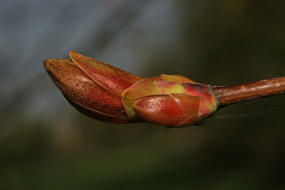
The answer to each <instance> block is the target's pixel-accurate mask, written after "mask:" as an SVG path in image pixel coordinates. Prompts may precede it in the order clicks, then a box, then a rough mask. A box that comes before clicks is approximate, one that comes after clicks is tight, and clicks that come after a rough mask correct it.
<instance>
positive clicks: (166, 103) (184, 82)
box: [122, 75, 217, 126]
mask: <svg viewBox="0 0 285 190" xmlns="http://www.w3.org/2000/svg"><path fill="white" fill-rule="evenodd" d="M122 99H123V104H124V107H125V111H126V113H127V115H128V116H129V117H130V118H135V117H140V118H142V119H144V120H147V121H150V122H152V123H156V124H160V125H165V126H185V125H189V124H194V123H196V122H198V121H200V120H201V119H204V118H206V117H207V116H209V115H210V114H211V113H213V112H214V111H216V109H217V103H216V99H215V96H214V95H213V93H212V91H211V89H210V88H208V87H207V86H206V85H202V84H198V83H195V82H194V81H192V80H190V79H188V78H186V77H183V76H177V75H161V76H160V77H153V78H149V79H145V80H141V81H139V82H137V83H134V84H133V85H132V86H130V87H129V88H127V89H126V90H125V91H124V92H123V93H122Z"/></svg>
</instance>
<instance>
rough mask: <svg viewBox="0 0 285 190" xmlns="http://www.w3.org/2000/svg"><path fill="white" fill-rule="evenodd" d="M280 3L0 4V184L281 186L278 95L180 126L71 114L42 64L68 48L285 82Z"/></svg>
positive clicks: (284, 122)
mask: <svg viewBox="0 0 285 190" xmlns="http://www.w3.org/2000/svg"><path fill="white" fill-rule="evenodd" d="M284 6H285V2H284V1H257V0H216V1H211V0H204V1H198V0H190V1H182V0H152V1H150V0H144V1H142V0H141V1H138V0H104V1H103V0H101V1H100V0H94V1H92V0H82V1H76V0H70V1H67V0H65V1H55V0H52V1H38V0H26V1H20V0H10V1H2V2H1V6H0V113H1V115H0V120H1V127H0V167H1V168H0V189H1V190H2V189H3V190H18V189H19V190H21V189H29V190H31V189H37V190H50V189H52V190H62V189H84V190H88V189H100V190H101V189H102V190H107V189H137V190H139V189H163V190H168V189H177V190H180V189H181V190H182V189H211V190H213V189H219V190H220V189H229V190H231V189H243V190H246V189H250V190H255V189H285V181H284V177H285V175H284V170H285V149H284V145H285V133H284V132H285V128H284V126H285V117H284V114H285V101H284V100H285V96H275V97H269V98H265V99H260V100H255V101H251V102H246V103H241V104H236V105H232V106H229V107H226V108H223V109H222V110H220V111H219V112H218V113H217V114H215V115H214V116H213V117H211V118H210V119H209V120H208V121H207V122H206V123H204V124H202V125H199V126H190V127H187V128H179V129H165V128H163V127H160V126H156V125H152V124H145V123H138V124H129V125H116V124H107V123H103V122H99V121H96V120H92V119H90V118H88V117H86V116H84V115H82V114H81V113H79V112H77V111H76V110H75V109H73V107H71V106H70V105H69V104H68V103H67V101H66V100H65V99H64V98H63V96H62V95H61V93H60V92H59V90H58V89H57V88H56V87H55V85H54V84H53V83H52V81H51V80H50V78H49V76H48V75H47V74H46V73H45V71H44V68H43V65H42V60H43V59H46V58H64V57H66V56H67V55H68V51H69V50H70V49H74V50H77V51H79V52H81V53H84V54H85V55H88V56H90V57H96V58H97V59H100V60H103V61H106V62H108V63H110V64H111V65H114V66H116V67H119V68H122V69H124V70H127V71H130V72H133V73H135V74H137V75H141V76H153V75H159V74H160V73H166V74H183V75H186V76H188V77H190V78H191V79H193V80H196V81H199V82H205V83H209V84H216V85H225V84H234V83H242V82H248V81H255V80H260V79H264V78H270V77H277V76H284V75H285V64H284V62H285V53H284V52H285V22H284V21H285V12H284Z"/></svg>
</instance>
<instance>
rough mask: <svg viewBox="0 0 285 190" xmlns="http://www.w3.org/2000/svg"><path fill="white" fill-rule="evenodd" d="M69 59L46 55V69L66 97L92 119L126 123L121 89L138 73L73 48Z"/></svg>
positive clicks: (129, 83) (130, 83)
mask: <svg viewBox="0 0 285 190" xmlns="http://www.w3.org/2000/svg"><path fill="white" fill-rule="evenodd" d="M70 58H71V60H72V61H70V60H69V59H47V60H45V61H44V65H45V68H46V71H47V72H48V73H49V74H50V76H51V78H52V79H53V81H54V83H55V84H56V85H57V87H58V88H59V89H60V90H61V92H62V93H63V95H64V96H65V97H66V99H67V100H68V101H69V102H70V103H71V104H72V105H73V106H74V107H75V108H76V109H78V110H79V111H80V112H82V113H84V114H86V115H88V116H90V117H93V118H95V119H99V120H103V121H109V122H116V123H126V122H128V121H129V120H130V119H129V117H128V116H127V115H126V113H125V110H124V107H123V104H122V100H121V96H120V94H121V92H122V91H123V90H125V89H126V88H127V87H129V86H130V85H132V84H133V83H135V82H137V81H138V80H140V79H141V78H140V77H137V76H135V75H132V74H130V73H127V72H125V71H122V70H120V69H117V68H114V67H111V66H110V65H107V64H105V63H102V62H100V61H97V60H94V59H91V58H89V57H86V56H83V55H81V54H79V53H76V52H74V51H71V52H70Z"/></svg>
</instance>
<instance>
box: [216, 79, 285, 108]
mask: <svg viewBox="0 0 285 190" xmlns="http://www.w3.org/2000/svg"><path fill="white" fill-rule="evenodd" d="M213 92H214V94H215V96H216V98H217V100H218V102H219V106H226V105H229V104H234V103H238V102H241V101H247V100H251V99H255V98H259V97H264V96H272V95H277V94H283V93H285V77H279V78H272V79H267V80H261V81H257V82H251V83H246V84H238V85H231V86H218V87H213Z"/></svg>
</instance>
